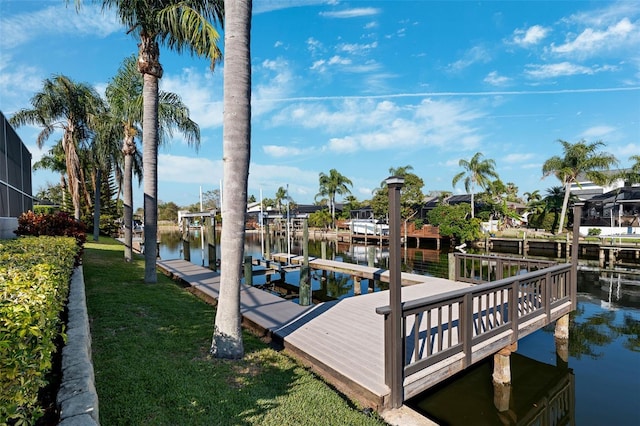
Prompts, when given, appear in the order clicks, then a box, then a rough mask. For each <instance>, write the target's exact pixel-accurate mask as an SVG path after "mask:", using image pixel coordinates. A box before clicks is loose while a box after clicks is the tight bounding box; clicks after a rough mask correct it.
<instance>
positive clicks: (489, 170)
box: [452, 152, 498, 217]
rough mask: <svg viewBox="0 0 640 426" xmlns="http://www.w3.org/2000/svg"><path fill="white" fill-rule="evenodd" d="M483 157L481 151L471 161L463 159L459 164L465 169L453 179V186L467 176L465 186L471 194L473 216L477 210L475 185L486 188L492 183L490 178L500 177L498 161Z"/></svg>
mask: <svg viewBox="0 0 640 426" xmlns="http://www.w3.org/2000/svg"><path fill="white" fill-rule="evenodd" d="M482 157H483V155H482V153H481V152H476V154H475V155H474V156H473V157H471V160H469V161H467V160H465V159H461V160H460V161H459V162H458V165H459V166H460V167H462V168H463V169H464V171H462V172H460V173H458V174H457V175H455V176H454V177H453V180H452V184H453V186H456V184H457V183H458V182H459V181H460V180H461V179H462V178H465V179H464V188H465V190H466V191H467V193H470V194H471V217H474V210H475V208H474V201H473V195H474V189H475V187H476V186H479V187H481V188H486V187H487V186H488V185H489V184H490V183H491V179H490V178H494V179H498V174H497V173H496V171H495V165H496V162H495V161H494V160H492V159H485V160H483V159H482Z"/></svg>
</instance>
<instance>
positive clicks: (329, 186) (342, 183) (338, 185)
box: [316, 169, 353, 224]
mask: <svg viewBox="0 0 640 426" xmlns="http://www.w3.org/2000/svg"><path fill="white" fill-rule="evenodd" d="M347 185H349V186H353V182H351V180H350V179H349V178H347V177H346V176H344V175H342V174H341V173H340V172H338V171H337V170H336V169H331V170H329V174H328V175H327V174H325V173H320V177H319V187H320V191H319V192H318V194H317V195H316V199H317V198H318V197H319V196H320V197H328V198H329V209H330V210H331V220H332V222H333V223H334V224H335V220H336V195H345V194H351V191H350V190H349V187H348V186H347Z"/></svg>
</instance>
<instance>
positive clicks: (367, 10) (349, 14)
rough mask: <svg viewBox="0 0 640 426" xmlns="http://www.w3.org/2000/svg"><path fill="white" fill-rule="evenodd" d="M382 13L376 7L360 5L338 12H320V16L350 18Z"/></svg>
mask: <svg viewBox="0 0 640 426" xmlns="http://www.w3.org/2000/svg"><path fill="white" fill-rule="evenodd" d="M379 13H380V9H377V8H375V7H360V8H354V9H347V10H341V11H337V12H320V16H323V17H325V18H338V19H348V18H360V17H362V16H373V15H377V14H379Z"/></svg>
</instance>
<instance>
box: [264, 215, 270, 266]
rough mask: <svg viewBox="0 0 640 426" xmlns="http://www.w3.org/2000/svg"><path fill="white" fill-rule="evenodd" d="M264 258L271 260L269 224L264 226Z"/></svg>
mask: <svg viewBox="0 0 640 426" xmlns="http://www.w3.org/2000/svg"><path fill="white" fill-rule="evenodd" d="M264 258H265V259H267V260H271V232H270V231H269V222H267V223H265V224H264Z"/></svg>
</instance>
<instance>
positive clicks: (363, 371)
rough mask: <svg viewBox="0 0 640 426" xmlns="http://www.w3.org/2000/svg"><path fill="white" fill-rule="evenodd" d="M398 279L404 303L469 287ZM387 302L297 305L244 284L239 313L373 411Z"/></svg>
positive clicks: (209, 289) (380, 392) (214, 289)
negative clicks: (380, 309) (383, 311)
mask: <svg viewBox="0 0 640 426" xmlns="http://www.w3.org/2000/svg"><path fill="white" fill-rule="evenodd" d="M290 260H291V263H294V262H296V259H295V258H293V259H290ZM317 260H321V259H317ZM314 262H316V260H314ZM323 262H329V264H324V265H323V266H325V267H333V268H336V270H337V269H338V268H337V266H338V265H334V264H333V263H341V266H340V268H339V269H340V272H344V273H348V274H351V275H355V274H354V272H355V271H358V272H359V273H362V274H363V275H362V276H363V278H368V277H374V276H375V278H376V279H384V278H380V276H382V277H384V276H385V274H380V276H377V274H378V273H377V272H376V271H380V270H378V269H377V268H369V267H365V266H361V265H352V264H346V263H342V262H335V261H323ZM157 263H158V266H159V267H160V269H162V270H163V272H164V273H165V274H167V275H170V276H173V277H175V278H179V279H180V280H182V281H184V282H186V283H188V284H189V285H190V286H192V287H193V288H194V289H195V290H196V291H198V292H199V293H202V294H204V295H206V296H208V297H211V298H213V299H215V300H217V298H218V294H219V290H220V275H219V274H218V273H216V272H213V271H211V270H209V269H207V268H204V267H201V266H197V265H194V264H191V263H189V262H187V261H184V260H158V262H157ZM316 266H320V265H319V264H316ZM367 274H368V275H367ZM402 275H403V282H404V281H405V280H406V282H408V283H411V285H409V286H406V287H403V288H402V300H403V301H408V300H414V299H418V298H422V297H427V296H432V295H437V294H441V293H445V292H448V291H452V290H457V289H461V288H467V287H470V286H471V284H466V283H460V282H454V281H449V280H446V279H442V278H436V277H429V276H422V275H414V274H405V273H403V274H402ZM405 275H406V276H405ZM386 276H387V277H388V272H387V274H386ZM417 277H419V279H420V281H418V280H417ZM388 303H389V292H388V291H379V292H375V293H370V294H363V295H359V296H355V297H350V298H346V299H341V300H336V301H331V302H324V303H320V304H317V305H314V306H300V305H298V304H297V303H295V302H292V301H289V300H285V299H282V298H280V297H278V296H276V295H273V294H271V293H269V292H267V291H264V290H261V289H258V288H254V287H249V286H246V285H242V287H241V295H240V311H241V314H242V315H243V323H244V324H245V325H248V326H249V327H251V328H252V329H254V330H255V331H258V332H259V333H261V334H263V335H267V336H270V337H273V338H276V339H277V340H279V341H280V342H281V343H282V344H283V346H284V348H285V350H286V351H288V352H289V353H291V354H293V355H294V356H295V357H297V358H298V359H299V360H300V361H302V362H303V364H305V365H307V366H308V367H310V368H311V369H312V370H314V371H316V372H317V373H318V374H320V375H321V376H322V377H324V379H325V380H327V381H328V382H329V383H331V384H332V385H334V386H335V387H336V388H337V389H338V390H340V391H341V392H343V393H344V394H345V395H347V396H349V397H350V398H352V399H354V400H356V401H358V402H360V403H361V404H363V405H365V406H369V407H372V408H374V409H376V410H379V409H382V407H383V406H384V401H385V398H388V396H389V392H390V390H389V388H388V387H387V385H386V384H385V377H384V351H385V348H384V317H383V316H381V315H379V314H377V313H376V308H378V307H380V306H384V305H387V304H388Z"/></svg>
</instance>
